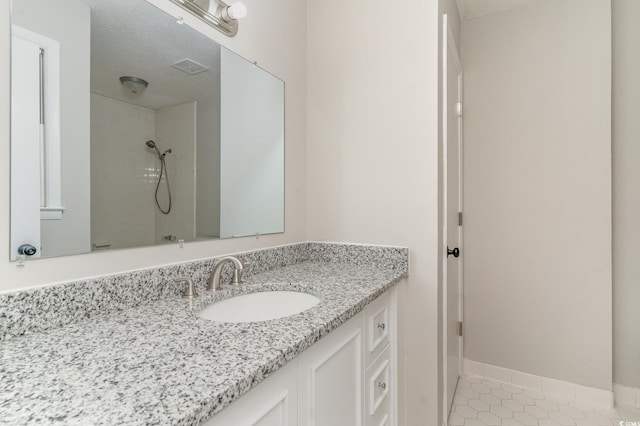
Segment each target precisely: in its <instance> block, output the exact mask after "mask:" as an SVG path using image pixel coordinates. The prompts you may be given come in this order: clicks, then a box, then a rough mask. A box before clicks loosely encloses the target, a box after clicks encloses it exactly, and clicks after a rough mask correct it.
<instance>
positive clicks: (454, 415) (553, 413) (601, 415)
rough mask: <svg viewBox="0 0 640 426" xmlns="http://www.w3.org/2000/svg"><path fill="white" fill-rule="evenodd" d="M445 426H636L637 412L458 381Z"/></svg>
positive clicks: (504, 386) (471, 380) (639, 417)
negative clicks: (605, 408)
mask: <svg viewBox="0 0 640 426" xmlns="http://www.w3.org/2000/svg"><path fill="white" fill-rule="evenodd" d="M449 426H640V410H639V409H637V408H630V407H618V409H617V410H601V409H597V408H592V407H588V406H583V405H576V404H570V403H568V402H563V401H559V400H555V399H552V398H549V397H548V396H547V397H545V396H544V395H542V394H539V393H537V392H534V391H530V390H528V389H522V388H519V387H516V386H511V385H507V384H502V383H498V382H494V381H491V380H486V379H479V378H474V377H461V378H460V380H459V381H458V388H457V389H456V395H455V397H454V399H453V407H452V408H451V414H450V415H449Z"/></svg>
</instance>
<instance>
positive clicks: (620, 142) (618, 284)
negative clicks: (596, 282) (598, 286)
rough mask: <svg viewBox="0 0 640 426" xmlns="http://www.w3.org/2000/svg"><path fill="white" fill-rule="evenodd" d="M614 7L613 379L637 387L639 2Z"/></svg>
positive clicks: (619, 1)
mask: <svg viewBox="0 0 640 426" xmlns="http://www.w3.org/2000/svg"><path fill="white" fill-rule="evenodd" d="M612 9H613V381H614V383H619V384H622V385H626V386H633V387H636V388H640V337H639V336H640V310H639V309H638V301H640V286H639V285H638V277H640V260H639V259H640V245H638V240H639V239H640V221H639V218H640V189H638V185H639V183H640V144H639V143H638V137H639V135H640V121H639V120H638V117H640V80H638V75H640V55H638V46H640V26H639V25H638V18H640V2H638V1H637V0H615V1H613V2H612Z"/></svg>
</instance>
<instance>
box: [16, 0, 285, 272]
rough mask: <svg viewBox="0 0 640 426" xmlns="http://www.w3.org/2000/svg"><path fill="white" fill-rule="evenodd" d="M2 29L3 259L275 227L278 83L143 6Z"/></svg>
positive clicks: (96, 0) (70, 7)
mask: <svg viewBox="0 0 640 426" xmlns="http://www.w3.org/2000/svg"><path fill="white" fill-rule="evenodd" d="M12 24H13V26H12V105H11V106H12V135H11V138H12V140H11V144H12V149H11V154H12V158H11V173H12V179H11V190H12V191H11V192H12V195H11V213H12V214H11V258H12V260H15V259H18V258H20V257H24V256H27V257H42V256H47V257H48V256H60V255H68V254H77V253H85V252H89V251H96V250H108V249H117V248H126V247H137V246H145V245H151V244H167V243H172V242H178V241H180V240H184V241H192V240H196V239H202V238H229V237H237V236H246V235H255V234H268V233H277V232H283V231H284V82H282V81H281V80H279V79H277V78H275V77H274V76H272V75H271V74H269V73H267V72H265V71H264V70H262V69H260V68H258V67H257V66H255V65H254V64H252V63H250V62H248V61H246V60H245V59H243V58H241V57H239V56H238V55H236V54H234V53H233V52H230V51H229V50H227V49H225V48H222V47H221V46H219V45H218V44H216V43H215V42H213V41H212V40H211V39H209V38H207V37H206V36H204V35H202V34H200V33H199V32H197V31H195V30H194V29H192V28H190V27H188V26H187V25H183V24H182V21H181V20H176V18H174V17H172V16H170V15H168V14H166V13H164V12H163V11H161V10H160V9H158V8H156V7H155V6H153V5H151V4H150V3H147V2H146V1H145V0H57V1H55V2H51V1H49V0H13V6H12ZM34 251H35V252H34ZM30 253H31V254H30Z"/></svg>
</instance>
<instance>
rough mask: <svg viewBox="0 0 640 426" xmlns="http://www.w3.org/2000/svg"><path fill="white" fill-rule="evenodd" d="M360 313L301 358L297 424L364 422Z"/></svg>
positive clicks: (322, 425) (352, 423)
mask: <svg viewBox="0 0 640 426" xmlns="http://www.w3.org/2000/svg"><path fill="white" fill-rule="evenodd" d="M363 347H364V330H363V313H362V312H360V313H359V314H358V315H356V316H355V317H353V318H351V319H350V320H349V321H347V322H346V323H345V324H343V325H342V326H340V327H339V328H338V329H336V330H334V331H332V332H331V334H329V335H328V336H326V337H325V338H324V339H322V340H320V341H319V342H317V343H316V344H315V345H313V346H312V347H311V348H309V349H307V350H306V351H305V352H303V353H302V354H300V356H299V357H298V426H316V425H317V426H324V425H326V426H333V425H361V424H363V423H362V408H363V405H362V402H363V395H364V392H363V380H362V373H363V371H364V368H363V366H364V357H363Z"/></svg>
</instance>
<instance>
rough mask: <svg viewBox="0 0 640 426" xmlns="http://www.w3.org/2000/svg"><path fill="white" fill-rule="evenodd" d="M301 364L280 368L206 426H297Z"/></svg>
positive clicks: (290, 364) (295, 363)
mask: <svg viewBox="0 0 640 426" xmlns="http://www.w3.org/2000/svg"><path fill="white" fill-rule="evenodd" d="M297 378H298V363H297V360H293V361H291V362H289V364H287V365H285V366H284V367H282V368H280V369H279V370H278V371H276V372H275V373H274V374H273V375H272V376H270V377H267V378H266V379H265V380H264V381H263V382H262V383H260V384H259V385H258V386H256V387H255V388H253V389H251V390H250V391H249V392H247V393H246V394H245V395H243V396H242V397H241V398H240V399H238V400H237V401H235V402H233V403H232V404H231V405H229V406H228V407H226V408H225V409H224V410H222V411H221V412H220V413H218V414H216V415H215V416H213V417H212V418H211V419H209V420H208V421H207V422H205V423H204V425H206V426H295V425H296V419H297V413H298V401H297V396H298V395H297V392H298V389H297V387H298V383H297Z"/></svg>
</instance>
